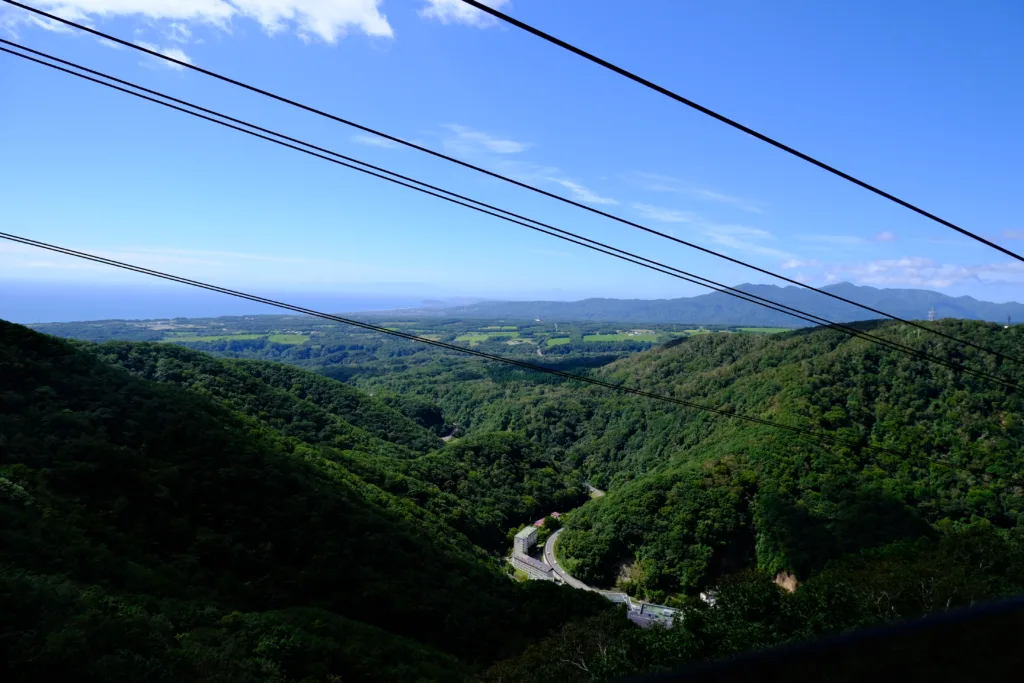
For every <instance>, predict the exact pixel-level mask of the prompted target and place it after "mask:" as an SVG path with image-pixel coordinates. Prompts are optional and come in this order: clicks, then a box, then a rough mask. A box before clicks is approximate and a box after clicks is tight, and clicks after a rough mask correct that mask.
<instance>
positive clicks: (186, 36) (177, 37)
mask: <svg viewBox="0 0 1024 683" xmlns="http://www.w3.org/2000/svg"><path fill="white" fill-rule="evenodd" d="M166 35H167V39H168V40H173V41H174V42H176V43H187V42H188V41H189V40H190V39H191V38H192V29H190V28H189V27H188V26H186V25H185V24H183V23H181V22H180V21H173V22H171V24H170V26H168V27H167V34H166Z"/></svg>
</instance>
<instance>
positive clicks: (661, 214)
mask: <svg viewBox="0 0 1024 683" xmlns="http://www.w3.org/2000/svg"><path fill="white" fill-rule="evenodd" d="M633 208H634V209H636V210H637V211H638V212H639V213H640V215H641V216H642V217H643V218H645V219H647V220H649V221H658V222H659V223H696V222H697V221H698V220H700V218H699V217H698V216H697V214H695V213H692V212H690V211H676V210H675V209H666V208H664V207H661V206H653V205H651V204H640V203H634V204H633Z"/></svg>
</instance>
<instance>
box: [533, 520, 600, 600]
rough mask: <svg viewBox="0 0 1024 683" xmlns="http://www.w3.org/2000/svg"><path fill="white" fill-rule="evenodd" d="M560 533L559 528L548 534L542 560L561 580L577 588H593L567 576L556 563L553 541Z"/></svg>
mask: <svg viewBox="0 0 1024 683" xmlns="http://www.w3.org/2000/svg"><path fill="white" fill-rule="evenodd" d="M561 533H562V530H561V529H559V530H558V531H556V532H555V533H553V534H551V535H550V536H548V542H547V543H545V544H544V561H545V562H546V563H548V564H549V565H551V568H552V569H553V570H554V571H555V574H557V575H558V578H560V579H561V580H562V581H564V582H565V583H567V584H569V585H570V586H572V587H573V588H579V589H581V590H585V591H589V590H593V589H592V588H591V587H590V586H588V585H587V584H585V583H583V582H582V581H580V580H578V579H574V578H573V577H571V576H569V575H568V574H567V573H566V572H565V570H564V569H562V565H560V564H558V560H556V559H555V541H556V540H557V539H558V535H559V534H561Z"/></svg>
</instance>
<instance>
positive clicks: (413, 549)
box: [0, 323, 605, 681]
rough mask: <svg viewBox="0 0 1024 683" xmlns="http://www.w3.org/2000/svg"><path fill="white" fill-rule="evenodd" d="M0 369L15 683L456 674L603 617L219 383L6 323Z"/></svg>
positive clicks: (6, 580)
mask: <svg viewBox="0 0 1024 683" xmlns="http://www.w3.org/2000/svg"><path fill="white" fill-rule="evenodd" d="M113 350H114V351H117V352H118V353H122V352H124V353H125V357H126V358H132V357H133V354H132V349H131V348H130V347H124V346H119V347H116V348H115V349H113ZM139 352H140V353H139V355H137V356H135V358H151V359H152V358H156V356H153V355H151V354H152V353H157V352H155V351H152V350H151V349H150V348H148V347H143V348H141V349H139ZM160 353H161V354H162V353H164V351H163V350H161V352H160ZM166 353H168V354H171V355H170V356H168V357H170V358H177V359H178V360H180V361H182V363H181V364H180V365H175V366H172V367H168V366H167V365H166V364H165V365H164V368H165V369H167V370H168V372H169V373H170V374H169V375H168V378H171V377H173V376H174V373H175V372H185V373H187V372H191V371H193V370H194V369H195V367H196V366H194V365H193V363H192V361H197V360H198V361H200V363H199V364H200V365H202V366H203V367H205V368H206V370H215V369H214V368H211V367H210V366H208V365H205V361H204V359H197V358H193V357H189V356H177V355H175V350H174V349H167V350H166ZM158 355H159V354H158ZM156 364H157V365H158V366H159V365H160V363H159V360H157V363H156ZM231 367H232V368H237V367H245V366H244V365H241V366H231ZM0 376H2V377H3V378H4V383H3V387H2V393H0V402H2V405H3V410H2V411H0V545H2V547H3V549H4V552H3V567H2V569H0V615H2V616H0V661H2V662H3V664H2V665H0V666H3V667H4V668H5V679H6V680H29V679H30V678H32V679H37V678H39V677H42V678H44V679H46V680H59V679H74V680H97V681H99V680H102V681H115V680H116V681H120V680H140V679H142V680H147V681H149V680H154V681H161V680H166V681H180V680H219V681H249V680H274V681H278V680H279V681H289V680H296V681H297V680H322V681H327V680H338V679H339V677H340V679H351V678H354V679H356V680H394V681H407V680H458V679H460V678H462V677H463V676H464V675H465V674H466V673H467V672H468V671H470V670H471V669H472V668H473V667H476V666H479V665H480V664H482V663H486V662H488V661H491V660H493V659H495V658H496V657H500V656H508V655H511V654H514V653H515V652H516V651H518V650H519V649H521V648H522V647H523V646H525V645H526V644H527V643H528V642H529V641H530V640H531V639H535V638H537V637H539V636H542V635H543V634H544V633H546V632H548V631H549V630H550V629H551V628H557V626H558V625H559V624H560V623H563V622H564V621H565V620H567V619H571V618H574V617H576V616H582V615H586V614H593V613H596V612H597V611H599V610H601V609H604V608H605V605H604V603H603V601H601V600H600V599H598V598H596V597H594V596H588V595H583V594H580V593H578V592H575V591H571V590H569V589H558V588H556V587H554V586H552V585H547V584H543V585H538V584H529V585H525V586H524V585H520V584H516V583H514V582H512V581H510V580H509V578H508V576H507V575H506V573H505V571H504V570H503V569H501V568H500V565H499V564H498V562H497V561H496V560H494V559H491V558H490V557H489V556H487V555H486V554H485V553H484V551H483V550H481V549H479V548H477V547H475V546H473V545H472V544H470V543H469V542H468V540H466V538H465V536H463V535H462V534H460V533H458V532H457V531H455V530H453V529H452V527H450V526H448V525H447V523H446V522H445V520H444V519H443V518H441V517H439V516H438V515H436V514H434V513H433V512H431V511H429V510H427V509H425V508H424V507H421V506H420V505H418V504H417V503H416V501H414V500H413V499H411V498H406V497H402V496H398V495H395V494H393V493H390V492H388V491H385V490H384V489H382V488H379V487H377V486H375V485H373V484H371V483H369V482H367V481H366V480H364V479H362V478H361V477H359V476H358V475H357V474H354V473H353V472H352V471H351V470H349V469H347V468H346V467H345V464H344V463H345V461H346V459H345V457H344V454H345V453H348V454H358V453H359V452H358V451H341V450H337V449H335V448H332V447H329V446H325V445H319V444H318V445H311V444H310V442H308V441H305V440H303V439H302V438H300V437H299V436H294V435H289V434H286V433H285V431H286V430H282V431H278V430H276V429H273V428H271V426H269V425H270V423H272V422H274V421H275V420H278V419H281V415H280V414H276V415H274V416H273V417H272V418H271V419H267V420H262V421H261V420H259V419H257V418H255V417H251V416H249V415H247V414H244V413H243V412H239V411H236V410H232V409H231V406H232V405H234V402H235V401H236V400H237V397H235V396H233V395H232V392H233V391H234V389H230V388H229V389H226V388H225V386H224V385H221V386H220V388H219V389H217V390H214V388H212V387H211V384H210V383H209V382H197V383H191V382H183V383H184V384H187V385H189V386H190V387H191V388H190V389H187V390H186V389H184V388H182V387H181V386H175V385H173V384H162V383H157V382H153V381H150V380H144V379H141V378H138V377H133V376H132V375H130V374H129V373H127V372H125V371H124V370H123V369H121V368H118V367H114V366H112V365H109V364H107V363H105V362H104V361H103V360H101V359H100V358H99V357H98V356H97V355H95V354H94V353H92V352H91V351H90V350H89V347H84V348H83V347H80V346H75V345H73V344H71V343H68V342H64V341H60V340H57V339H54V338H49V337H45V336H43V335H40V334H37V333H34V332H31V331H29V330H27V329H26V328H23V327H20V326H16V325H10V324H7V323H0ZM211 376H214V377H216V376H217V372H212V373H211ZM180 379H181V378H179V380H180ZM171 381H174V380H171ZM227 386H229V387H231V386H237V387H241V386H243V385H230V384H229V385H227ZM250 388H252V387H249V388H247V389H246V391H248V390H249V389H250ZM218 392H220V393H221V395H220V396H219V397H217V398H215V397H214V395H215V394H218ZM252 395H253V397H254V398H253V403H251V404H250V405H248V406H247V407H248V408H249V409H251V410H252V411H253V413H254V414H255V413H256V412H263V411H264V410H265V409H266V408H267V407H268V405H267V404H264V403H262V401H263V398H264V397H262V395H261V394H260V393H259V392H254V393H253V394H252ZM267 395H270V394H267ZM257 397H260V398H259V400H257ZM304 400H305V399H303V401H304ZM323 400H326V399H323ZM307 404H309V405H315V404H314V403H313V402H312V401H308V402H306V403H302V402H301V401H300V402H297V403H296V405H297V406H300V407H302V408H304V409H305V408H308V405H307ZM278 409H280V410H283V409H282V408H281V407H280V405H279V406H278ZM326 426H327V427H329V428H330V427H335V426H337V425H334V424H329V425H326ZM340 429H341V427H340V426H338V430H340ZM346 429H347V430H348V431H347V433H348V434H349V435H354V436H353V437H352V438H354V439H357V440H358V438H365V437H363V436H361V435H360V434H359V428H357V427H354V426H352V425H347V426H346ZM335 438H336V437H335V434H334V433H333V432H332V433H331V436H330V438H329V439H328V440H329V441H333V440H334V439H335ZM406 448H407V447H406ZM479 450H483V451H486V445H481V446H480V448H479ZM446 452H447V451H446ZM402 455H405V453H404V452H403V453H402ZM353 457H355V455H353ZM362 457H363V458H365V459H366V460H367V461H369V462H377V461H382V460H385V459H387V456H382V455H379V454H374V453H364V454H362ZM459 457H460V455H459V454H458V453H453V454H452V456H451V459H452V461H453V463H455V464H453V465H452V466H451V467H449V468H448V470H447V471H448V473H449V476H452V477H455V479H456V480H458V478H459V476H461V473H462V472H464V471H465V469H460V468H459V467H458V465H457V463H458V462H459ZM476 457H486V456H481V455H480V454H479V453H478V454H477V456H476ZM502 457H503V456H501V455H500V454H499V455H497V456H495V458H496V460H497V461H500V460H501V458H502ZM444 459H445V456H444V455H436V456H432V462H433V461H436V460H441V461H444ZM390 461H392V462H414V461H410V460H401V459H398V460H396V459H394V458H391V459H390ZM429 469H430V466H424V470H429ZM381 471H384V470H381ZM454 483H455V486H454V488H455V489H456V493H455V494H447V495H451V496H454V497H455V498H456V500H459V501H461V500H462V499H461V498H458V495H457V493H458V491H457V489H458V488H459V486H458V483H457V481H456V482H454ZM510 485H513V486H514V484H510ZM422 486H423V487H425V488H429V486H430V485H428V484H425V483H424V484H422ZM515 497H516V494H515V493H514V492H510V493H509V494H507V496H506V498H515ZM504 499H505V498H502V497H501V496H497V495H496V496H495V497H493V498H490V499H487V501H486V503H487V504H494V505H500V504H502V501H503V500H504ZM468 504H471V503H467V505H468ZM477 505H480V503H477ZM504 513H507V511H505V510H501V509H498V510H496V512H495V514H504Z"/></svg>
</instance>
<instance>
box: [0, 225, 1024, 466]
mask: <svg viewBox="0 0 1024 683" xmlns="http://www.w3.org/2000/svg"><path fill="white" fill-rule="evenodd" d="M0 239H4V240H8V241H10V242H16V243H19V244H24V245H26V246H32V247H37V248H39V249H45V250H48V251H52V252H55V253H59V254H64V255H65V256H72V257H75V258H80V259H84V260H87V261H92V262H94V263H101V264H103V265H107V266H112V267H115V268H120V269H122V270H127V271H132V272H135V273H140V274H142V275H148V276H150V277H156V278H160V279H163V280H168V281H171V282H177V283H179V284H184V285H189V286H192V287H197V288H199V289H205V290H208V291H211V292H217V293H220V294H226V295H228V296H233V297H236V298H240V299H246V300H248V301H252V302H255V303H260V304H265V305H268V306H274V307H276V308H281V309H285V310H289V311H293V312H295V313H302V314H304V315H309V316H312V317H316V318H321V319H324V320H331V321H333V322H338V323H342V324H344V325H350V326H352V327H358V328H361V329H364V330H367V331H370V332H376V333H379V334H385V335H389V336H392V337H398V338H400V339H405V340H407V341H412V342H417V343H421V344H427V345H429V346H434V347H437V348H441V349H445V350H447V351H453V352H456V353H460V354H466V355H470V356H475V357H477V358H483V359H485V360H489V361H493V362H497V363H503V364H506V365H513V366H516V367H519V368H523V369H525V370H531V371H535V372H540V373H544V374H547V375H553V376H556V377H560V378H562V379H565V380H571V381H576V382H582V383H584V384H589V385H592V386H596V387H601V388H604V389H610V390H613V391H618V392H622V393H625V394H630V395H634V396H640V397H643V398H647V399H652V400H656V401H662V402H666V403H672V404H674V405H679V406H683V407H685V408H691V409H693V410H698V411H702V412H709V413H714V414H716V415H721V416H723V417H728V418H732V419H736V420H740V421H743V422H748V423H751V424H757V425H761V426H765V427H772V428H775V429H780V430H783V431H787V432H790V433H792V434H798V435H801V436H806V437H810V438H812V439H816V440H819V441H828V442H830V443H833V444H837V445H843V446H847V447H851V448H857V449H865V450H870V451H875V452H878V453H884V454H887V455H892V456H895V457H897V458H901V459H903V460H917V461H919V462H922V463H927V464H929V465H937V466H940V467H944V468H947V469H950V470H953V471H959V472H961V473H966V474H969V475H972V476H979V477H985V476H992V475H990V474H989V473H987V472H984V471H982V470H980V469H977V468H970V467H962V466H959V465H954V464H952V463H949V462H946V461H943V460H940V459H938V458H932V457H929V456H926V455H918V454H915V453H910V452H908V451H898V450H895V449H892V448H888V447H885V446H876V445H873V444H869V443H864V442H862V441H860V440H854V439H848V438H844V437H842V436H840V435H838V434H836V433H834V432H825V431H818V430H813V429H807V428H805V427H799V426H796V425H788V424H785V423H782V422H775V421H773V420H766V419H764V418H760V417H755V416H753V415H746V414H743V413H738V412H736V411H735V410H733V409H727V408H718V407H715V406H709V405H705V404H702V403H696V402H694V401H689V400H687V399H682V398H678V397H675V396H670V395H668V394H658V393H654V392H650V391H646V390H643V389H637V388H634V387H629V386H625V385H623V384H614V383H612V382H606V381H604V380H601V379H597V378H596V377H588V376H586V375H576V374H573V373H570V372H565V371H563V370H558V369H555V368H551V367H547V366H543V365H537V364H535V363H528V362H526V361H521V360H518V359H515V358H509V357H507V356H499V355H497V354H493V353H488V352H486V351H480V350H478V349H473V348H468V347H464V346H458V345H456V344H449V343H447V342H443V341H440V340H435V339H428V338H426V337H419V336H417V335H414V334H409V333H408V332H402V331H401V330H393V329H389V328H387V327H381V326H380V325H374V324H372V323H368V322H364V321H360V320H354V319H351V318H346V317H343V316H339V315H334V314H331V313H323V312H321V311H316V310H314V309H310V308H306V307H304V306H297V305H295V304H290V303H286V302H283V301H278V300H276V299H271V298H269V297H262V296H258V295H255V294H250V293H247V292H242V291H238V290H233V289H229V288H227V287H221V286H218V285H213V284H210V283H207V282H202V281H199V280H193V279H191V278H185V277H182V276H179V275H174V274H171V273H165V272H162V271H158V270H153V269H150V268H145V267H142V266H137V265H134V264H131V263H126V262H123V261H116V260H114V259H110V258H106V257H103V256H98V255H96V254H90V253H88V252H83V251H78V250H75V249H70V248H67V247H62V246H59V245H55V244H50V243H47V242H43V241H40V240H35V239H32V238H28V237H24V236H21V235H15V234H13V233H8V232H0ZM876 462H878V463H879V464H880V465H883V466H886V465H887V463H882V462H880V461H878V460H877V459H876ZM1010 481H1013V482H1015V481H1016V480H1014V479H1011V480H1010ZM1021 483H1022V484H1024V482H1021Z"/></svg>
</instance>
